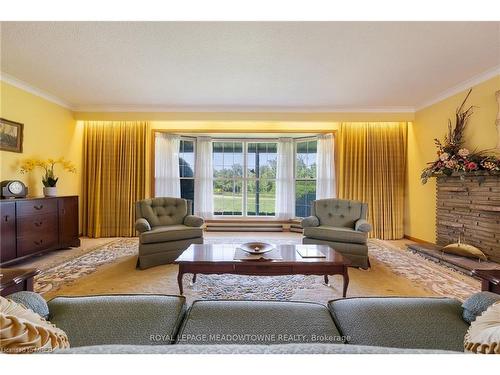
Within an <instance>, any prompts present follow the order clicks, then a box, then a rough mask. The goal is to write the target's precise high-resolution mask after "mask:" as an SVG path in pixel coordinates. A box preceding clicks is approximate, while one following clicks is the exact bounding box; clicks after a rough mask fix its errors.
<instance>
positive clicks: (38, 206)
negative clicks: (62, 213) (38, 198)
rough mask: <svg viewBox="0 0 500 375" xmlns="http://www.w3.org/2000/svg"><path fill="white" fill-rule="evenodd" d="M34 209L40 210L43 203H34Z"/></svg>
mask: <svg viewBox="0 0 500 375" xmlns="http://www.w3.org/2000/svg"><path fill="white" fill-rule="evenodd" d="M34 207H35V210H41V209H42V208H43V204H39V205H35V206H34Z"/></svg>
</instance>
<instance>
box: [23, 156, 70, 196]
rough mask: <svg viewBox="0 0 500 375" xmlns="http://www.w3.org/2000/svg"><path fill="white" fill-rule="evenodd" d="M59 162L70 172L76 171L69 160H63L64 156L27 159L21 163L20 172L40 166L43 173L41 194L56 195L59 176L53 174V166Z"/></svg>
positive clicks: (29, 170) (26, 171)
mask: <svg viewBox="0 0 500 375" xmlns="http://www.w3.org/2000/svg"><path fill="white" fill-rule="evenodd" d="M57 164H60V165H61V167H62V168H63V169H64V170H66V171H68V172H71V173H75V172H76V168H75V166H74V165H73V163H71V162H70V161H67V160H64V158H59V159H47V160H40V159H27V160H25V161H24V162H23V163H22V164H21V173H28V172H31V171H32V170H34V169H35V168H37V167H38V168H42V169H43V171H44V173H43V176H42V183H43V195H44V196H46V197H56V196H57V186H56V185H57V182H58V181H59V177H57V176H56V175H55V174H54V167H55V166H56V165H57Z"/></svg>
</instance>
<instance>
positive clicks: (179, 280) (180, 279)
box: [177, 264, 184, 295]
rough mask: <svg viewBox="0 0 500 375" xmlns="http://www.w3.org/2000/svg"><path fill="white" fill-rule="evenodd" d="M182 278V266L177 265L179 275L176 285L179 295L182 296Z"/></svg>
mask: <svg viewBox="0 0 500 375" xmlns="http://www.w3.org/2000/svg"><path fill="white" fill-rule="evenodd" d="M182 276H184V270H183V268H182V266H181V265H180V264H179V273H178V274H177V284H179V294H180V295H182V294H183V292H184V291H183V289H182Z"/></svg>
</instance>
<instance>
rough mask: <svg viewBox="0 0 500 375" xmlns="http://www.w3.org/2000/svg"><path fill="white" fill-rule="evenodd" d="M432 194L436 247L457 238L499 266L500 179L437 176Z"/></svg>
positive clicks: (494, 177)
mask: <svg viewBox="0 0 500 375" xmlns="http://www.w3.org/2000/svg"><path fill="white" fill-rule="evenodd" d="M436 194H437V207H436V239H437V245H439V246H444V245H447V244H450V243H455V242H457V241H458V239H459V237H460V238H461V240H462V242H465V243H468V244H470V245H474V246H476V247H477V248H479V249H481V250H482V251H483V252H484V253H485V254H486V256H487V257H488V259H489V260H490V261H493V262H496V263H500V176H498V175H496V176H491V175H488V174H477V175H468V176H467V177H465V178H464V179H461V178H460V177H459V176H449V177H446V176H440V177H438V178H437V191H436Z"/></svg>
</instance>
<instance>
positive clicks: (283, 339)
mask: <svg viewBox="0 0 500 375" xmlns="http://www.w3.org/2000/svg"><path fill="white" fill-rule="evenodd" d="M291 343H321V344H325V343H326V344H332V343H334V344H342V343H343V339H342V337H340V335H339V332H338V330H337V327H335V324H334V323H333V320H332V317H331V316H330V314H329V312H328V309H327V308H326V307H325V306H323V305H321V304H318V303H311V302H288V301H241V300H238V301H223V300H217V301H207V300H204V301H195V302H193V304H192V305H191V308H190V309H189V311H188V314H187V316H186V318H185V319H184V322H183V324H182V327H181V329H180V330H179V334H178V336H177V344H196V345H202V344H232V345H235V344H246V345H258V344H264V345H270V344H291Z"/></svg>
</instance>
